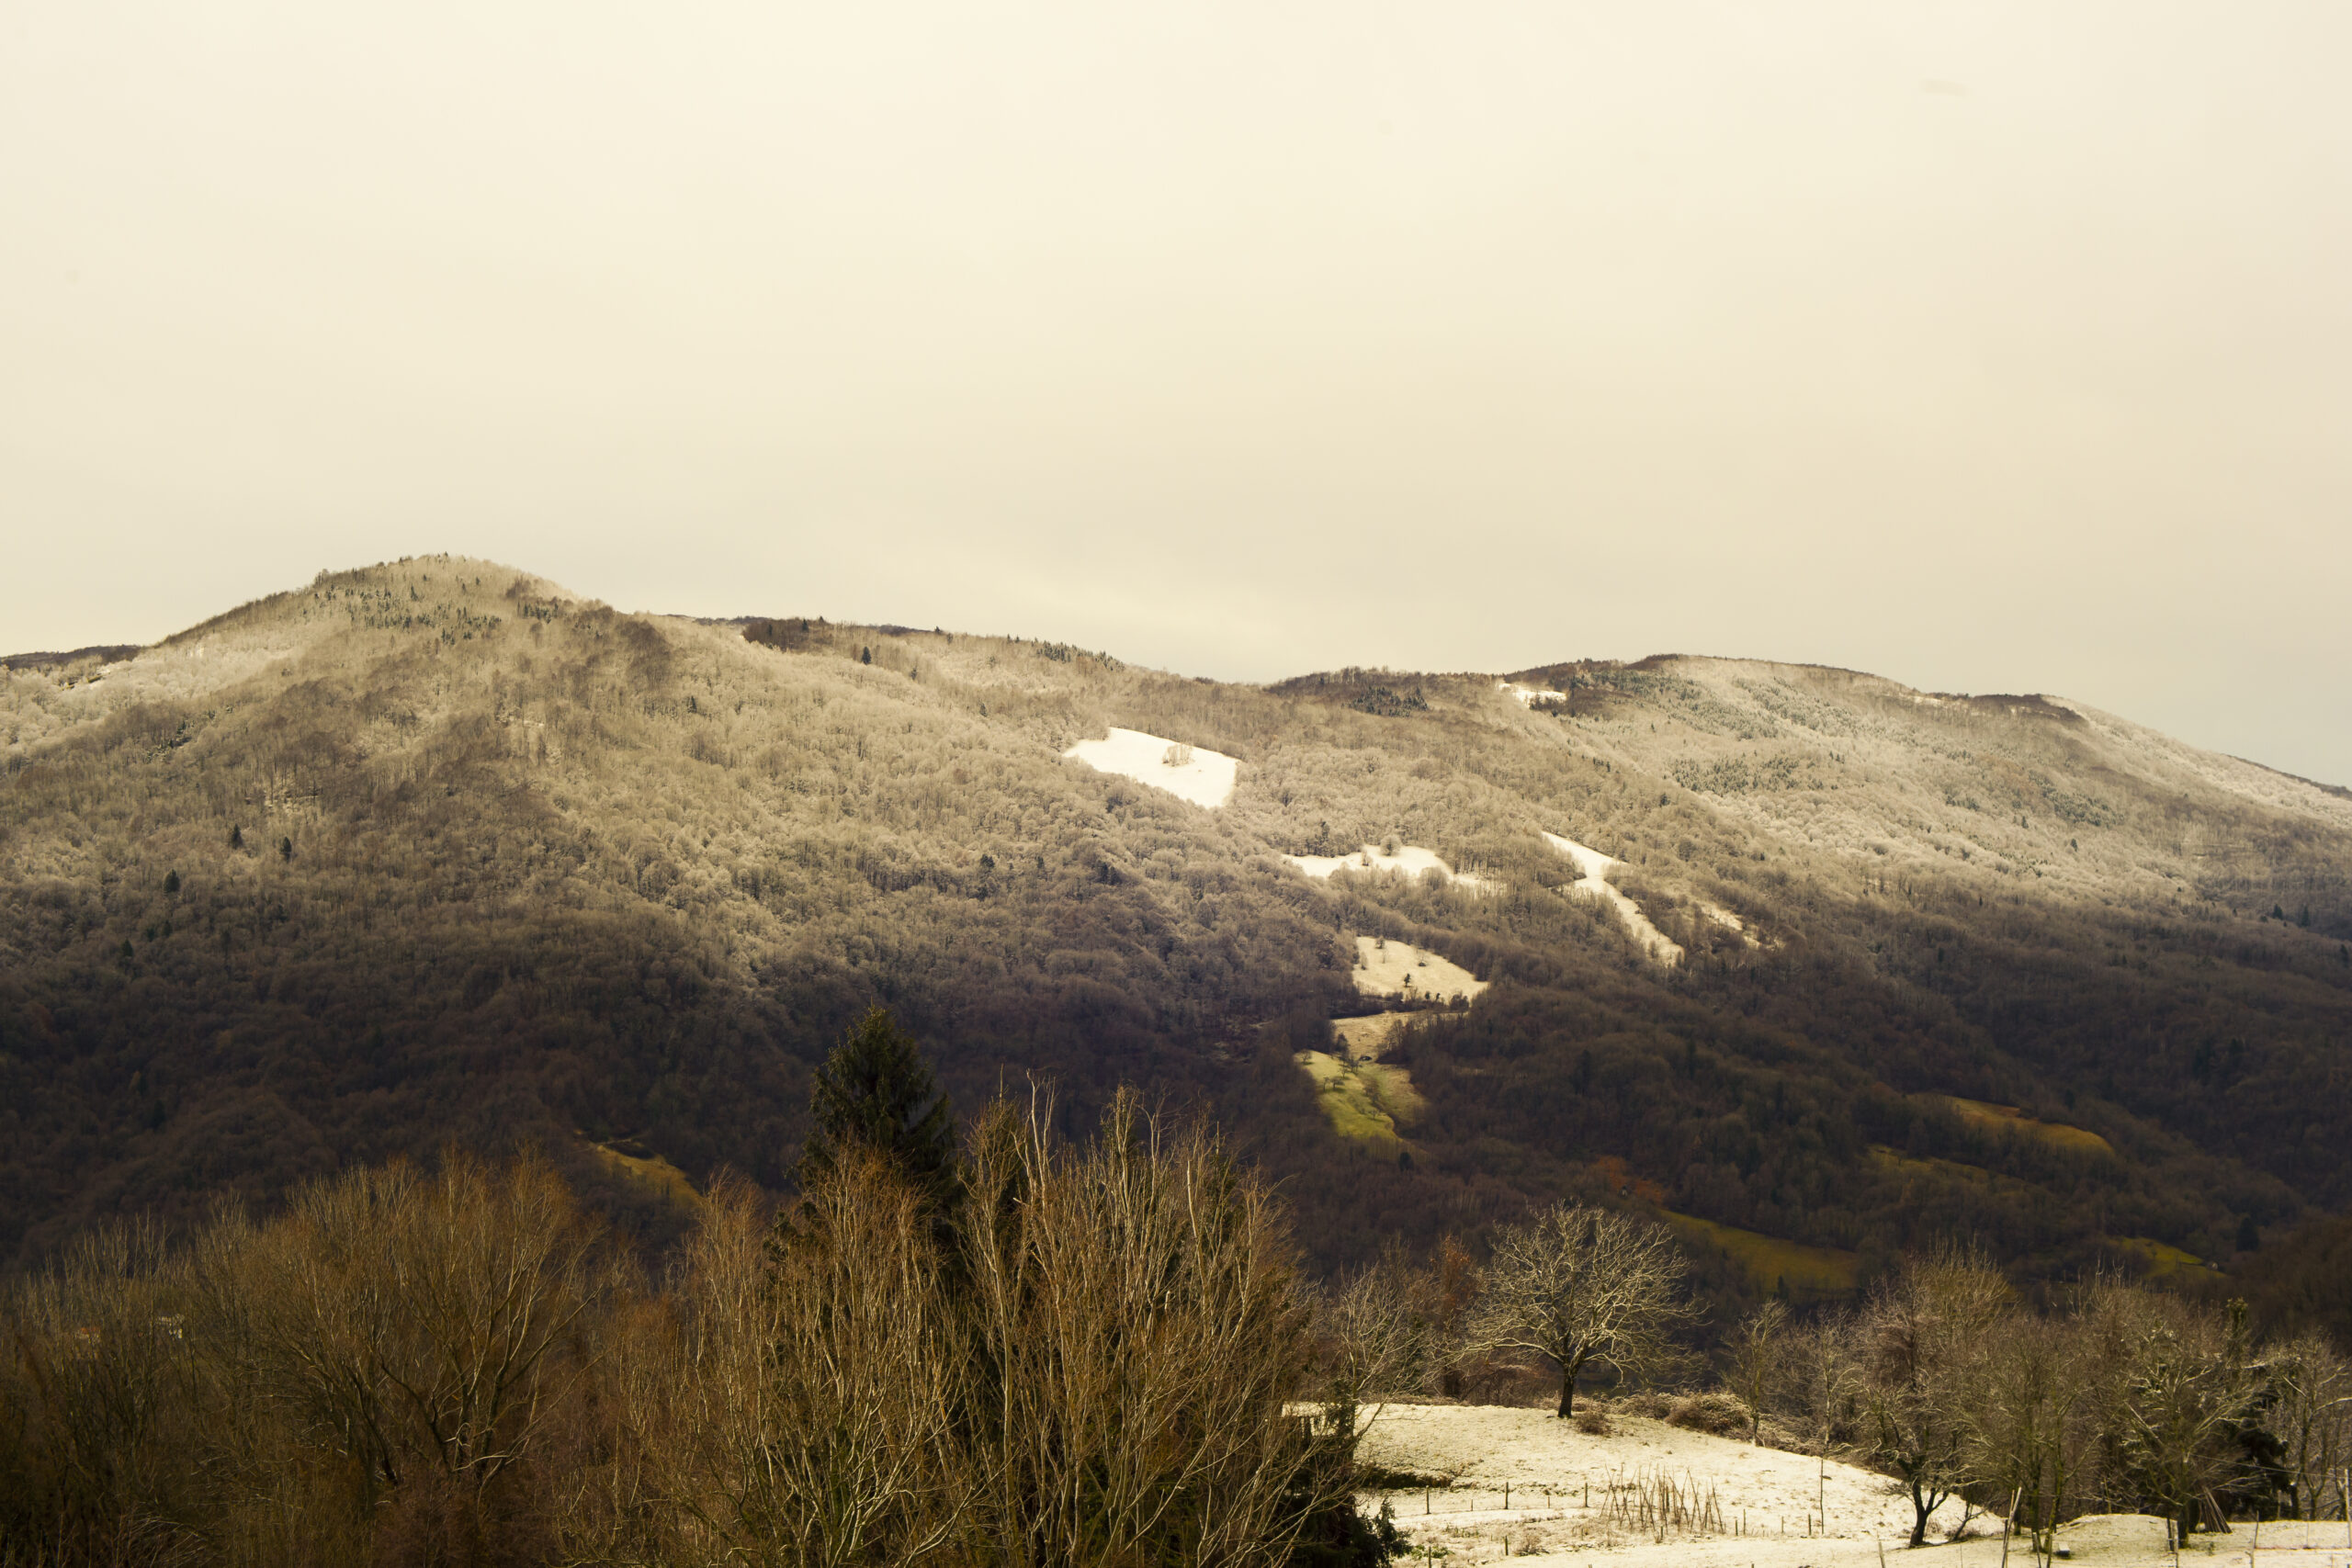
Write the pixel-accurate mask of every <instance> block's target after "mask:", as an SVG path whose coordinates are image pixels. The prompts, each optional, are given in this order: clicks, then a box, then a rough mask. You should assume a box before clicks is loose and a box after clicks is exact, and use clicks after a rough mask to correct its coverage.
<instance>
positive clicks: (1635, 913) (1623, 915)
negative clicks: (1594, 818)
mask: <svg viewBox="0 0 2352 1568" xmlns="http://www.w3.org/2000/svg"><path fill="white" fill-rule="evenodd" d="M1544 842H1545V843H1547V844H1549V845H1551V846H1552V847H1553V848H1554V849H1555V850H1557V851H1558V852H1560V853H1562V854H1564V855H1566V856H1567V857H1568V859H1570V860H1572V861H1574V862H1575V863H1576V867H1577V871H1578V872H1579V873H1581V875H1580V876H1579V877H1578V879H1577V881H1575V882H1573V883H1571V884H1569V886H1568V889H1567V890H1568V891H1569V892H1571V893H1589V894H1590V895H1592V896H1593V897H1596V898H1599V899H1600V900H1602V901H1603V902H1605V903H1607V904H1608V905H1609V906H1610V907H1611V908H1614V909H1615V910H1616V911H1617V918H1618V919H1621V920H1623V921H1624V922H1625V929H1626V930H1627V931H1631V932H1632V933H1633V935H1634V941H1635V942H1640V943H1641V944H1642V951H1643V952H1645V953H1648V954H1649V955H1650V956H1651V957H1652V958H1655V959H1657V961H1658V962H1659V963H1660V964H1667V965H1668V966H1669V967H1671V966H1672V965H1674V964H1679V963H1681V962H1682V946H1681V944H1680V943H1679V942H1674V941H1672V940H1671V939H1669V938H1668V936H1667V934H1666V933H1665V932H1664V931H1660V930H1658V929H1657V927H1656V926H1654V925H1652V924H1650V918H1649V917H1648V916H1647V915H1645V914H1643V913H1642V907H1641V906H1640V905H1639V904H1636V903H1634V901H1633V900H1632V899H1631V898H1628V897H1625V895H1624V894H1623V893H1622V892H1620V891H1618V888H1617V886H1616V884H1614V883H1612V882H1611V881H1610V880H1609V874H1610V872H1611V871H1612V870H1614V869H1616V868H1617V867H1618V866H1620V865H1623V861H1619V860H1614V859H1611V857H1610V856H1608V855H1605V854H1602V853H1601V852H1600V851H1599V850H1595V849H1588V848H1586V847H1585V846H1584V845H1582V844H1579V843H1577V841H1576V840H1573V839H1563V838H1562V837H1560V835H1559V834H1557V833H1546V834H1544ZM1724 913H1725V914H1726V915H1727V916H1728V915H1729V911H1728V910H1726V911H1724ZM1731 919H1732V920H1733V924H1734V926H1735V928H1736V925H1737V923H1738V922H1737V917H1736V916H1733V917H1731Z"/></svg>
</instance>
